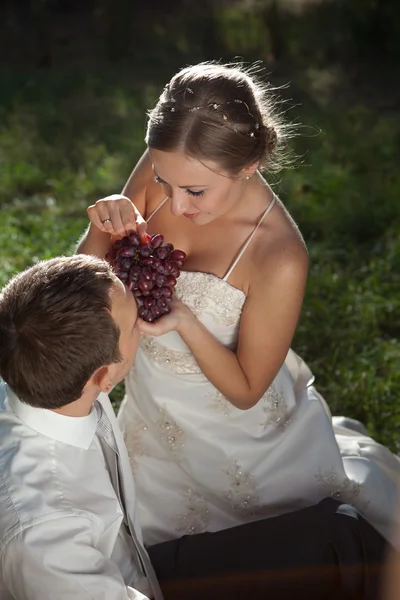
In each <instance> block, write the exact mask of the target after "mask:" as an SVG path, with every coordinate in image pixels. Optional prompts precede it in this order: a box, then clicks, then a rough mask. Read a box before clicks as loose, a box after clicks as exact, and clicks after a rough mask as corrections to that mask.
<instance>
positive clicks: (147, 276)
mask: <svg viewBox="0 0 400 600" xmlns="http://www.w3.org/2000/svg"><path fill="white" fill-rule="evenodd" d="M152 275H153V271H151V270H150V269H143V270H142V273H141V275H140V277H141V278H142V279H146V280H147V281H151V280H152V279H153V277H152Z"/></svg>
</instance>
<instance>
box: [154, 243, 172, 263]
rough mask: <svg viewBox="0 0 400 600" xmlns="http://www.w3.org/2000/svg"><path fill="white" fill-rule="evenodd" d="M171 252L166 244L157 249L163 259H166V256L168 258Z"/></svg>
mask: <svg viewBox="0 0 400 600" xmlns="http://www.w3.org/2000/svg"><path fill="white" fill-rule="evenodd" d="M168 254H169V251H168V249H167V248H165V246H160V248H157V250H156V256H157V257H158V258H160V259H161V260H164V259H165V258H167V256H168Z"/></svg>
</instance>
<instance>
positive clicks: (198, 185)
mask: <svg viewBox="0 0 400 600" xmlns="http://www.w3.org/2000/svg"><path fill="white" fill-rule="evenodd" d="M153 171H154V175H155V176H156V177H158V179H159V180H160V181H162V182H163V183H166V184H167V185H168V182H167V181H165V179H163V178H162V177H160V176H159V174H158V173H157V171H156V170H155V168H154V167H153ZM178 187H179V188H180V189H182V190H188V189H191V188H196V187H201V188H206V187H208V185H201V184H199V183H194V184H192V185H179V186H178Z"/></svg>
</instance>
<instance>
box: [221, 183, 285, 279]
mask: <svg viewBox="0 0 400 600" xmlns="http://www.w3.org/2000/svg"><path fill="white" fill-rule="evenodd" d="M275 202H276V196H275V194H274V197H273V198H272V200H271V202H270V203H269V204H268V206H267V208H266V209H265V211H264V213H263V214H262V215H261V219H260V220H259V221H258V223H257V225H256V226H255V228H254V229H253V231H252V232H251V234H250V235H249V237H248V239H247V241H246V242H245V243H244V244H243V246H242V248H241V250H240V251H239V254H238V255H237V257H236V258H235V260H234V261H233V264H232V266H231V268H230V269H229V271H228V272H227V274H226V275H225V277H224V278H223V281H228V279H229V277H230V276H231V274H232V271H233V269H234V268H235V267H236V265H237V264H238V262H239V260H240V259H241V258H242V256H243V254H244V253H245V252H246V250H247V248H248V246H249V244H250V242H251V240H252V239H253V237H254V236H255V234H256V231H257V229H258V228H259V227H260V225H261V223H262V222H263V221H264V219H265V217H266V216H267V214H268V213H269V211H270V210H271V208H273V206H274V204H275Z"/></svg>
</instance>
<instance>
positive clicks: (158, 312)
mask: <svg viewBox="0 0 400 600" xmlns="http://www.w3.org/2000/svg"><path fill="white" fill-rule="evenodd" d="M151 312H152V313H153V315H154V318H155V319H157V318H158V317H160V316H161V315H162V311H161V308H158V306H153V308H152V309H151Z"/></svg>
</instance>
